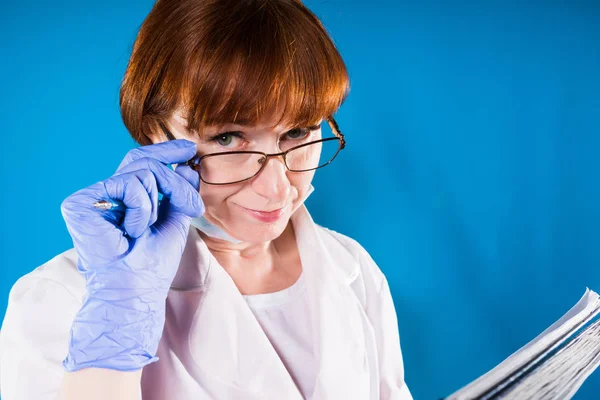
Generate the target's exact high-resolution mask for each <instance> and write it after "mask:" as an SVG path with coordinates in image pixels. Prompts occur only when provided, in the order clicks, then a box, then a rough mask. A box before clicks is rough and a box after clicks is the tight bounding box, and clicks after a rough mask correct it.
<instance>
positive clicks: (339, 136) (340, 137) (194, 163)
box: [158, 116, 346, 186]
mask: <svg viewBox="0 0 600 400" xmlns="http://www.w3.org/2000/svg"><path fill="white" fill-rule="evenodd" d="M325 120H326V121H327V123H328V124H329V126H330V127H331V130H332V132H333V134H334V135H335V136H336V137H334V138H324V139H319V140H313V141H312V142H308V143H303V144H300V145H298V146H294V147H292V148H289V149H287V150H286V151H282V152H280V153H270V154H269V153H264V152H262V151H252V150H240V151H223V152H218V153H209V154H204V155H202V156H200V157H194V158H192V159H191V160H189V161H187V162H185V163H184V165H187V166H189V167H190V168H192V169H193V170H194V171H196V172H197V173H198V176H199V177H200V180H201V181H202V182H204V183H206V184H207V185H219V186H221V185H233V184H234V183H240V182H245V181H248V180H250V179H252V178H254V177H255V176H257V175H258V174H260V173H261V171H262V170H263V169H264V168H265V165H267V161H268V160H269V158H270V157H283V165H285V168H286V169H287V170H288V171H290V172H307V171H314V170H317V169H319V168H323V167H326V166H327V165H329V164H331V162H332V161H333V160H334V159H335V158H336V157H337V155H338V154H339V153H340V151H342V150H343V149H344V148H345V147H346V138H345V136H344V134H343V133H342V132H341V131H340V128H339V125H338V123H337V122H336V120H335V119H334V118H333V116H329V117H327V118H325ZM158 124H159V125H160V127H161V129H162V130H163V132H164V134H165V136H166V137H167V139H168V140H176V138H175V136H173V134H172V133H171V132H170V131H169V130H168V129H167V127H166V126H165V125H164V124H163V123H162V122H160V121H159V123H158ZM332 140H337V141H338V142H339V144H340V145H339V147H338V149H337V151H336V152H335V154H334V155H333V157H331V159H330V160H329V161H327V163H325V164H323V165H319V166H318V167H316V168H309V169H303V170H294V169H291V168H290V167H289V166H288V164H287V158H286V156H287V154H288V153H289V152H291V151H293V150H296V149H299V148H302V147H306V146H310V145H313V144H315V143H323V142H328V141H332ZM230 154H260V155H262V156H263V157H264V158H263V161H262V163H261V162H260V161H259V163H260V164H261V166H260V168H259V169H258V171H256V173H255V174H254V175H252V176H250V177H248V178H244V179H241V180H239V181H235V182H226V183H213V182H207V181H205V180H204V179H203V178H202V174H201V173H200V163H201V161H202V160H203V159H205V158H209V157H214V156H221V155H230Z"/></svg>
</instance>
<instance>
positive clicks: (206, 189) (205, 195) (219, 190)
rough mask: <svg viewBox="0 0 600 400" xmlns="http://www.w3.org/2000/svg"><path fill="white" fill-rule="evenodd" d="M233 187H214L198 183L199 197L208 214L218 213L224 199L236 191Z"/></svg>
mask: <svg viewBox="0 0 600 400" xmlns="http://www.w3.org/2000/svg"><path fill="white" fill-rule="evenodd" d="M234 186H235V185H224V186H215V185H207V184H205V183H203V182H201V183H200V197H201V198H202V201H203V202H204V206H205V207H206V212H207V213H209V214H212V213H215V212H218V210H219V209H220V208H222V207H223V204H224V203H225V201H226V199H227V198H228V197H230V196H232V195H233V194H235V193H236V192H237V191H238V188H236V187H234Z"/></svg>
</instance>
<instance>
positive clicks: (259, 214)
mask: <svg viewBox="0 0 600 400" xmlns="http://www.w3.org/2000/svg"><path fill="white" fill-rule="evenodd" d="M240 207H241V206H240ZM242 208H243V209H244V210H245V211H246V212H247V213H248V214H250V215H251V216H253V217H254V218H256V219H258V220H259V221H261V222H266V223H272V222H275V221H277V220H278V219H279V218H281V216H282V215H283V214H285V211H286V207H283V208H278V209H276V210H271V211H260V210H252V209H250V208H246V207H242Z"/></svg>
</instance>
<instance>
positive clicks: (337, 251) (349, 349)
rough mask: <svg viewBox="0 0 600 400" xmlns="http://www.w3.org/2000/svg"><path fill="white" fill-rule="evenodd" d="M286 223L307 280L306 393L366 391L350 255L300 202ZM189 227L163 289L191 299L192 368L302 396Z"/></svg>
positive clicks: (251, 390)
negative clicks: (310, 371)
mask: <svg viewBox="0 0 600 400" xmlns="http://www.w3.org/2000/svg"><path fill="white" fill-rule="evenodd" d="M292 224H293V227H294V232H295V234H296V241H297V244H298V249H299V253H300V259H301V261H302V267H303V274H305V278H306V282H307V286H308V292H307V293H308V296H309V308H310V315H311V320H310V323H311V326H312V333H313V346H314V351H315V357H316V360H317V365H318V371H317V379H316V382H315V390H314V395H313V396H312V398H313V399H325V398H327V399H367V398H369V371H368V361H367V354H366V350H365V337H364V335H365V332H364V324H363V322H364V321H363V319H364V318H365V316H364V311H363V308H362V306H361V305H360V303H359V301H358V300H357V298H356V296H355V295H354V293H353V292H352V290H351V288H350V287H349V285H348V283H349V282H350V279H349V276H350V277H351V275H352V274H354V275H355V272H354V271H356V270H357V269H358V268H359V267H358V263H357V261H356V259H355V258H353V257H351V256H350V253H349V252H348V250H347V249H346V248H345V247H344V246H343V245H342V244H340V243H339V242H337V241H335V240H331V239H327V238H326V236H327V234H326V233H325V232H324V230H323V229H322V228H318V227H317V226H316V224H315V223H314V222H313V220H312V218H311V217H310V215H309V213H308V210H306V208H305V206H304V205H303V206H301V208H300V209H298V210H297V211H296V212H295V213H294V215H293V216H292ZM190 231H191V232H190V236H189V237H188V242H187V243H186V248H185V251H184V254H183V256H182V262H181V264H180V268H179V270H178V272H177V275H176V277H175V279H174V280H173V285H172V292H171V293H170V294H169V296H170V297H172V298H175V297H177V296H186V295H187V296H191V298H193V299H195V300H194V301H192V304H195V306H194V307H196V308H195V309H194V310H192V309H190V310H189V312H190V315H189V316H190V317H192V316H193V318H192V321H191V323H190V325H189V326H188V327H187V329H186V330H187V331H188V332H189V334H188V338H187V339H188V340H187V342H188V351H189V353H190V358H191V360H193V364H194V365H193V366H192V368H193V369H195V372H194V373H195V374H202V375H204V377H205V378H211V379H213V380H216V381H218V382H220V383H222V384H227V385H230V386H231V387H233V388H235V390H236V393H238V392H243V393H244V394H245V395H246V397H245V398H256V399H259V398H260V399H272V398H273V399H274V398H279V399H289V400H295V399H297V400H300V399H302V396H301V394H300V392H299V390H298V389H297V387H296V385H295V383H294V382H293V379H292V378H291V376H290V374H289V373H288V371H287V369H286V368H285V366H284V364H283V362H282V361H281V359H280V358H279V356H278V354H277V352H276V351H275V349H274V348H273V346H272V345H271V343H270V342H269V340H268V338H267V336H266V335H265V334H264V332H263V331H262V328H261V327H260V325H259V324H258V322H257V321H256V319H255V317H254V315H253V314H252V311H251V310H250V308H249V307H248V305H247V304H246V302H245V300H244V298H243V296H242V295H241V293H240V292H239V290H238V289H237V287H236V285H235V283H234V282H233V280H232V279H231V277H230V276H229V275H228V274H227V272H226V271H225V270H224V269H223V267H221V266H220V265H219V264H218V262H217V261H216V259H215V258H214V257H213V256H212V255H211V254H210V251H209V250H208V248H207V247H206V244H205V243H204V242H203V241H202V239H201V238H200V236H199V234H198V232H196V230H195V229H191V230H190ZM182 267H183V268H182ZM192 312H193V314H192ZM215 344H223V345H218V346H217V347H213V346H215Z"/></svg>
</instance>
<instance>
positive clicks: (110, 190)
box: [104, 170, 158, 238]
mask: <svg viewBox="0 0 600 400" xmlns="http://www.w3.org/2000/svg"><path fill="white" fill-rule="evenodd" d="M138 176H141V177H142V178H141V179H140V178H139V177H138ZM142 180H143V181H144V182H145V184H144V183H142ZM153 181H154V178H153V176H152V173H151V172H150V171H147V170H142V171H135V172H132V173H127V174H121V175H114V176H112V177H110V178H108V179H107V180H106V181H104V187H105V189H106V193H107V194H108V196H109V197H110V198H111V199H115V200H120V201H122V202H123V204H124V205H125V207H126V210H125V218H124V220H123V229H124V230H125V232H127V234H128V235H129V236H130V237H132V238H138V237H140V236H141V235H142V234H143V233H144V231H145V230H146V229H147V228H148V227H149V226H150V225H151V224H152V223H153V221H152V209H153V206H152V203H153V202H154V203H158V193H157V190H156V189H153V188H152V185H153V184H152V182H153Z"/></svg>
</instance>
